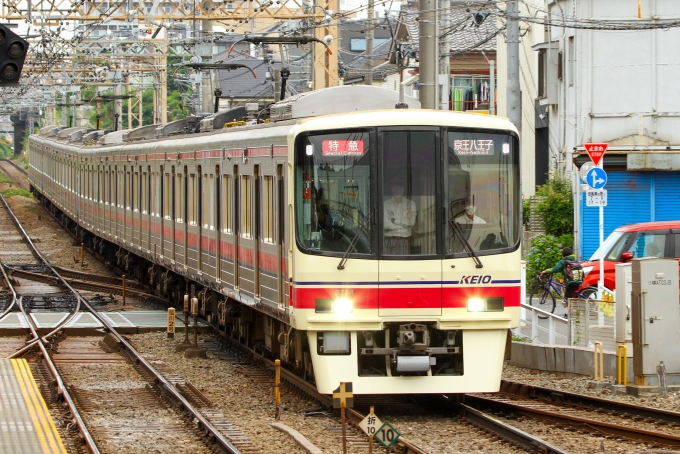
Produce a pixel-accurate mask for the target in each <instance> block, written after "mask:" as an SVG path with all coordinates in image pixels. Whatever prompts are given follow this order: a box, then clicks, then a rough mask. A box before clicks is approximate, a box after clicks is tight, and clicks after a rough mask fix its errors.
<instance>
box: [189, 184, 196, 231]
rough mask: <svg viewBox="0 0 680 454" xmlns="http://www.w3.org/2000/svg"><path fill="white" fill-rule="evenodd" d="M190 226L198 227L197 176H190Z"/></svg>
mask: <svg viewBox="0 0 680 454" xmlns="http://www.w3.org/2000/svg"><path fill="white" fill-rule="evenodd" d="M187 202H188V204H189V216H188V218H189V220H188V221H189V225H196V208H197V206H196V175H195V174H191V175H189V197H188V200H187Z"/></svg>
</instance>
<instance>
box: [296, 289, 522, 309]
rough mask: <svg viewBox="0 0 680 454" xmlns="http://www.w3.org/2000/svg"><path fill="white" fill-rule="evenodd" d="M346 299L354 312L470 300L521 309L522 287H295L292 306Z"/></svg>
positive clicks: (449, 305)
mask: <svg viewBox="0 0 680 454" xmlns="http://www.w3.org/2000/svg"><path fill="white" fill-rule="evenodd" d="M342 297H347V298H349V299H351V300H352V303H353V306H354V308H355V309H378V307H380V308H382V309H426V308H439V307H441V308H444V309H450V308H465V307H467V300H468V299H470V298H503V299H504V304H505V307H518V306H519V305H520V287H519V286H513V287H444V288H432V287H401V288H390V287H384V288H378V287H359V288H355V289H348V288H342V289H338V288H307V287H298V286H293V289H292V300H293V305H294V306H295V307H296V308H298V309H314V301H315V300H316V299H328V298H330V299H337V298H342Z"/></svg>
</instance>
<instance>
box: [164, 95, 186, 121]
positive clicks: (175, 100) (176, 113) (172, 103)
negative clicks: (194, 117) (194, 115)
mask: <svg viewBox="0 0 680 454" xmlns="http://www.w3.org/2000/svg"><path fill="white" fill-rule="evenodd" d="M186 116H187V112H186V109H185V108H184V100H183V99H182V96H181V95H180V93H179V92H178V91H173V92H172V93H170V94H168V121H175V120H181V119H182V118H184V117H186Z"/></svg>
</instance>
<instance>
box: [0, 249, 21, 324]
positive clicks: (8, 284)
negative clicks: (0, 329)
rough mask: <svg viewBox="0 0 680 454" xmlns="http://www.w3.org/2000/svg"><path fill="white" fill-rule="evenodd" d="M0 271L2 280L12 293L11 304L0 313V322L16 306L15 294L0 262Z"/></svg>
mask: <svg viewBox="0 0 680 454" xmlns="http://www.w3.org/2000/svg"><path fill="white" fill-rule="evenodd" d="M0 271H2V278H3V279H4V280H5V282H6V283H7V288H8V289H10V291H11V292H12V302H11V303H10V304H9V306H7V308H6V309H5V310H4V311H2V314H0V320H2V318H3V317H4V316H5V315H7V314H9V311H11V310H12V308H13V307H14V305H15V304H16V302H17V292H16V291H15V290H14V286H13V285H12V283H11V282H10V280H9V277H7V274H6V273H5V265H3V264H2V262H0Z"/></svg>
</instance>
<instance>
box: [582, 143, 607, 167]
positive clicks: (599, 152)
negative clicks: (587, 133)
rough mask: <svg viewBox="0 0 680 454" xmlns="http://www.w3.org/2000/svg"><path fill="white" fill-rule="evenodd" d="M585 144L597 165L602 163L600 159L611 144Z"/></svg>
mask: <svg viewBox="0 0 680 454" xmlns="http://www.w3.org/2000/svg"><path fill="white" fill-rule="evenodd" d="M583 146H584V148H585V149H586V151H587V152H588V156H590V159H591V160H592V161H593V163H595V165H598V164H599V163H600V159H602V157H603V156H604V153H605V152H606V151H607V147H608V146H609V144H607V143H584V144H583Z"/></svg>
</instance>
